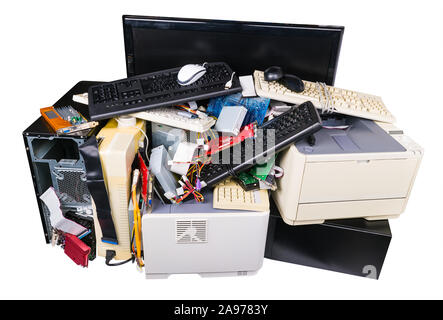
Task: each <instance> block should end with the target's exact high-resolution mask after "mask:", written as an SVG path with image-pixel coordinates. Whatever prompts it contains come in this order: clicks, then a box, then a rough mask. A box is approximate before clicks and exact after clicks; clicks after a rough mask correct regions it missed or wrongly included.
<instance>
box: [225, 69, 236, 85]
mask: <svg viewBox="0 0 443 320" xmlns="http://www.w3.org/2000/svg"><path fill="white" fill-rule="evenodd" d="M234 74H235V71H234V72H233V73H232V74H231V79H230V80H229V81H228V82H226V84H225V90H227V89H231V87H232V79H234Z"/></svg>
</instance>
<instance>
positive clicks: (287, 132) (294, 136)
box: [200, 101, 321, 186]
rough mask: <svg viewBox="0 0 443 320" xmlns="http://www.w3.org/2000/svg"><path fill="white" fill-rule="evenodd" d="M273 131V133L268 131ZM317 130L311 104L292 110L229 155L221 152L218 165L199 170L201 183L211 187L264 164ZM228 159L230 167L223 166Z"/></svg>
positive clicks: (208, 165) (233, 148) (319, 125)
mask: <svg viewBox="0 0 443 320" xmlns="http://www.w3.org/2000/svg"><path fill="white" fill-rule="evenodd" d="M272 129H274V130H273V131H272V132H271V131H269V130H272ZM320 129H321V119H320V116H319V114H318V112H317V110H316V108H315V107H314V105H313V104H312V102H310V101H308V102H305V103H303V104H301V105H300V106H298V107H297V106H294V107H292V108H291V109H290V110H288V111H286V112H285V113H283V114H281V115H279V116H277V117H276V118H274V119H272V120H270V121H268V122H266V123H264V124H263V125H262V126H261V127H259V128H258V129H257V130H256V133H257V134H256V136H255V137H254V138H250V139H246V140H245V141H243V142H242V143H241V144H240V145H239V146H240V147H239V146H234V147H231V148H230V149H228V151H227V152H229V155H226V154H225V155H223V152H221V153H222V154H221V155H220V154H219V158H218V159H217V161H218V162H219V163H217V164H215V163H210V164H207V165H205V166H204V167H203V168H202V171H201V174H200V181H201V182H202V184H203V186H213V185H214V184H216V183H217V182H219V181H222V180H224V179H226V178H228V177H230V176H236V174H237V173H240V172H242V171H245V170H247V169H249V168H251V167H252V166H254V165H255V164H258V163H264V162H266V161H267V160H268V159H269V158H270V156H272V155H273V154H275V153H277V152H279V151H281V150H283V149H284V148H286V147H289V146H290V144H291V143H294V142H297V141H299V140H301V139H303V138H307V137H309V136H310V135H312V134H313V133H315V132H317V131H318V130H320ZM225 152H226V151H225ZM228 159H229V163H226V162H228V161H226V160H228ZM212 161H213V162H214V159H213V160H212Z"/></svg>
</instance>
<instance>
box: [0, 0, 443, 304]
mask: <svg viewBox="0 0 443 320" xmlns="http://www.w3.org/2000/svg"><path fill="white" fill-rule="evenodd" d="M5 3H8V4H5ZM0 7H1V8H0V15H1V19H0V33H1V38H0V44H1V48H0V64H1V65H0V66H1V68H0V74H1V77H0V81H1V101H0V103H1V107H2V113H1V114H2V118H1V119H2V120H1V125H0V129H1V146H2V148H1V153H2V155H1V157H0V159H1V160H0V161H1V166H0V169H1V176H0V179H1V198H2V201H1V208H0V212H1V213H0V219H1V220H0V221H1V228H0V246H1V247H0V248H1V253H0V257H1V258H0V298H103V299H114V298H121V299H125V298H143V299H165V298H170V299H194V298H200V299H203V298H206V299H222V298H226V299H228V298H229V299H237V298H243V299H299V298H302V299H305V298H306V299H308V298H337V299H341V298H352V299H354V298H356V299H359V298H377V299H384V298H443V294H442V290H443V289H442V288H443V272H442V268H443V256H442V255H443V216H442V206H441V199H442V196H443V194H442V188H441V186H442V165H443V157H442V155H443V154H442V145H443V143H442V141H441V138H442V137H443V134H442V129H441V123H442V120H443V111H442V110H443V105H442V98H441V97H442V81H441V74H442V71H443V70H442V60H443V50H442V49H443V46H442V41H443V24H442V12H443V11H442V9H443V7H442V5H441V2H440V1H426V0H421V1H386V0H384V1H374V0H372V1H367V2H366V3H361V1H358V3H357V1H288V2H287V3H285V2H283V1H276V0H273V1H263V2H261V1H251V2H246V1H238V0H237V1H228V0H221V1H208V0H206V1H176V3H172V2H170V1H118V2H117V1H75V2H70V3H69V4H65V1H26V2H25V1H13V2H12V1H10V2H9V1H8V2H6V1H2V2H1V4H0ZM122 14H138V15H158V16H177V17H195V18H208V19H211V18H213V19H232V20H249V21H269V22H287V23H307V24H323V25H326V24H332V25H343V26H345V27H346V30H345V34H344V39H343V45H342V50H341V55H340V61H339V66H338V72H337V78H336V86H338V87H343V88H349V89H354V90H357V91H362V92H368V93H373V94H377V95H380V96H381V97H383V100H384V102H385V104H386V105H387V106H388V108H389V109H390V111H391V112H392V113H393V114H394V115H395V116H396V117H397V125H398V126H399V127H400V128H402V129H404V130H405V132H406V133H407V134H408V135H409V136H411V137H412V138H413V139H414V140H416V141H417V142H418V143H419V144H421V145H422V146H423V147H424V148H425V157H424V160H423V162H422V165H421V169H420V171H419V174H418V177H417V180H416V183H415V186H414V189H413V192H412V195H411V198H410V201H409V205H408V207H407V210H406V212H405V213H404V214H403V215H402V217H401V218H399V219H397V220H393V221H391V228H392V232H393V240H392V242H391V246H390V248H389V251H388V255H387V257H386V261H385V264H384V268H383V271H382V273H381V278H380V280H378V281H374V280H369V279H365V278H359V277H354V276H349V275H345V274H339V273H334V272H329V271H324V270H317V269H313V268H308V267H302V266H297V265H293V264H288V263H282V262H278V261H271V260H265V261H264V265H263V267H262V269H261V270H260V271H259V272H258V274H257V275H255V276H252V277H234V278H210V279H203V278H200V277H199V276H197V275H178V276H172V277H170V278H169V279H167V280H155V281H152V280H150V281H148V280H145V279H144V275H143V274H140V273H138V272H137V271H136V270H135V266H134V265H131V264H128V265H125V266H122V267H116V268H109V267H106V266H105V265H104V260H103V258H97V259H96V260H95V261H93V262H92V263H91V264H90V267H89V268H87V269H83V268H81V267H79V266H77V265H75V264H74V263H73V262H71V261H70V260H69V258H68V257H66V256H65V255H64V254H63V251H62V250H61V249H60V248H52V247H51V246H50V245H46V244H45V241H44V236H43V231H42V226H41V221H40V216H39V213H38V208H37V203H36V199H35V195H34V189H33V186H32V181H31V176H30V173H29V167H28V162H27V158H26V154H25V149H24V145H23V140H22V135H21V132H22V131H23V130H24V129H25V128H26V127H27V126H28V125H30V124H31V123H32V122H33V121H34V120H35V119H36V118H37V117H38V116H39V109H40V108H41V107H45V106H48V105H51V104H52V103H54V102H55V101H56V100H58V99H59V98H60V97H61V96H62V95H63V94H64V93H65V92H66V91H67V90H68V89H70V88H71V87H72V86H73V85H74V84H75V83H77V82H78V81H80V80H97V81H98V80H103V81H110V80H115V79H118V78H122V77H124V76H125V74H126V73H125V72H126V69H125V58H124V46H123V32H122V23H121V16H122ZM239 54H241V52H239Z"/></svg>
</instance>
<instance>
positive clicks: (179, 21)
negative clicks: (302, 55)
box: [122, 15, 345, 85]
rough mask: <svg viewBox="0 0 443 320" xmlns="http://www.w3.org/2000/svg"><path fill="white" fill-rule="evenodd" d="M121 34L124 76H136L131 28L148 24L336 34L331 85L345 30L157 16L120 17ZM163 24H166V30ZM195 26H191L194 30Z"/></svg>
mask: <svg viewBox="0 0 443 320" xmlns="http://www.w3.org/2000/svg"><path fill="white" fill-rule="evenodd" d="M122 20H123V33H124V44H125V60H126V74H127V76H128V77H131V76H134V75H136V74H135V72H134V70H133V68H134V66H133V64H134V61H133V60H134V58H133V56H134V53H133V51H134V41H133V38H132V34H133V33H132V28H133V27H135V26H137V27H139V26H143V24H144V25H146V26H147V25H151V24H152V23H153V22H156V23H160V25H161V24H162V23H164V25H163V27H164V28H165V29H169V30H171V29H176V28H174V27H173V26H179V25H182V26H183V24H186V26H187V27H188V28H190V29H195V30H201V27H202V24H203V25H204V27H205V29H207V30H214V31H237V32H238V30H239V29H240V28H241V29H242V30H246V31H249V32H250V31H254V30H263V29H264V28H274V29H285V28H286V29H287V28H291V29H294V28H295V29H300V30H316V31H330V32H331V31H332V32H336V33H337V36H336V37H335V39H336V41H334V43H333V46H334V47H333V49H332V50H331V52H332V55H331V57H330V61H329V66H328V74H327V77H326V84H328V85H334V82H335V76H336V73H337V67H338V61H339V56H340V50H341V44H342V40H343V34H344V30H345V27H343V26H329V25H311V24H291V23H275V22H254V21H235V20H209V19H194V18H178V17H157V16H139V15H123V16H122ZM166 23H167V24H168V25H169V26H168V27H167V28H166ZM194 25H195V27H194Z"/></svg>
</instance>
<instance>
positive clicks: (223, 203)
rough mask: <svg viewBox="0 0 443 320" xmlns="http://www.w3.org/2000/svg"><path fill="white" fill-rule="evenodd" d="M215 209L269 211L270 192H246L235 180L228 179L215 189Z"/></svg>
mask: <svg viewBox="0 0 443 320" xmlns="http://www.w3.org/2000/svg"><path fill="white" fill-rule="evenodd" d="M213 207H214V208H215V209H231V210H250V211H269V196H268V190H253V191H245V190H243V188H242V187H241V186H240V185H239V184H238V183H237V182H235V181H234V180H232V179H230V178H228V179H226V180H225V181H223V182H220V183H218V184H217V185H216V186H215V188H214V200H213Z"/></svg>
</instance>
